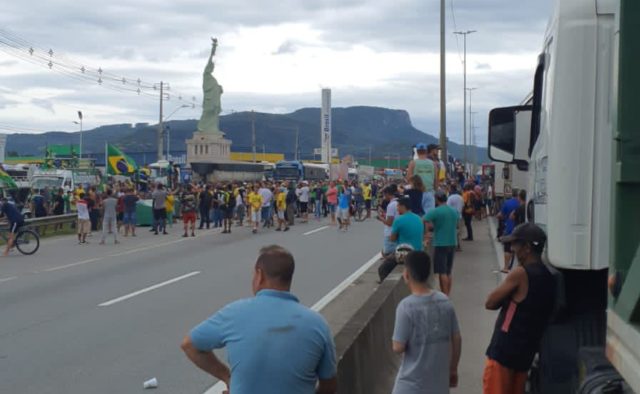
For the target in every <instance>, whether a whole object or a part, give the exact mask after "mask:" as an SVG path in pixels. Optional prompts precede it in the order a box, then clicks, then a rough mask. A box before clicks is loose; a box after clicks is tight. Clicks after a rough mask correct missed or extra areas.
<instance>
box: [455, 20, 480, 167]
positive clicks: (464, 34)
mask: <svg viewBox="0 0 640 394" xmlns="http://www.w3.org/2000/svg"><path fill="white" fill-rule="evenodd" d="M475 32H476V31H475V30H467V31H456V32H453V34H457V35H461V36H462V37H463V42H464V57H463V60H462V65H463V80H464V82H463V85H464V87H463V90H462V93H463V96H464V99H463V104H462V122H463V123H462V128H463V134H464V163H465V165H467V35H469V34H473V33H475Z"/></svg>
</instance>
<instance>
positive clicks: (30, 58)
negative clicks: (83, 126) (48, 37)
mask: <svg viewBox="0 0 640 394" xmlns="http://www.w3.org/2000/svg"><path fill="white" fill-rule="evenodd" d="M0 51H2V52H4V53H6V54H8V55H10V56H13V57H16V58H18V59H20V60H23V61H26V62H28V63H31V64H34V65H37V66H40V67H43V68H47V69H49V70H51V71H53V72H55V73H57V74H60V75H64V76H66V77H68V78H71V79H74V80H76V81H79V82H84V83H92V84H96V83H97V84H98V85H100V86H101V87H104V88H106V89H110V90H113V91H117V92H124V93H135V94H137V95H139V96H141V97H146V98H150V99H153V100H157V98H158V95H159V94H160V92H159V88H158V84H157V83H149V82H146V80H142V79H141V78H133V77H127V76H123V75H119V74H115V73H112V72H110V71H108V70H104V69H103V68H102V67H94V66H90V65H88V64H86V63H82V62H79V61H76V60H74V59H71V58H69V57H68V56H66V55H64V54H62V53H58V52H57V51H54V50H53V49H51V48H50V49H46V48H44V47H41V46H38V45H36V44H34V43H31V42H29V41H28V40H25V39H23V38H21V37H19V36H18V35H16V34H14V33H12V32H10V31H7V30H6V29H1V28H0ZM172 96H173V98H174V99H176V100H178V101H182V102H185V103H188V104H191V105H194V106H195V105H196V104H197V102H196V97H195V96H190V95H186V94H182V93H180V92H176V91H173V92H172V91H169V93H167V94H166V96H165V98H164V99H165V100H170V99H171V98H172Z"/></svg>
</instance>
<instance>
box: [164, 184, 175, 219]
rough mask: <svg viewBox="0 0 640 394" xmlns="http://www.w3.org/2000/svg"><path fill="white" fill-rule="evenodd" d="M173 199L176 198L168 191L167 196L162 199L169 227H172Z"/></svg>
mask: <svg viewBox="0 0 640 394" xmlns="http://www.w3.org/2000/svg"><path fill="white" fill-rule="evenodd" d="M175 201H176V198H175V197H174V196H173V192H169V193H168V194H167V198H165V200H164V206H165V208H166V209H167V223H169V227H173V214H174V213H175V207H174V206H175Z"/></svg>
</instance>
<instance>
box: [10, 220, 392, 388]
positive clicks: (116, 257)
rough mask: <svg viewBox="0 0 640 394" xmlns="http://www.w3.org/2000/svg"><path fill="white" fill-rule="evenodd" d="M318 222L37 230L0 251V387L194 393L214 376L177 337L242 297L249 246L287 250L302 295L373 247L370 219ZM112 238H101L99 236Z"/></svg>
mask: <svg viewBox="0 0 640 394" xmlns="http://www.w3.org/2000/svg"><path fill="white" fill-rule="evenodd" d="M327 224H328V223H327V222H326V221H323V222H316V221H313V220H312V221H310V223H308V224H297V225H295V226H293V227H292V228H291V230H290V231H289V232H286V233H282V232H275V231H273V230H266V231H262V230H261V231H260V232H259V233H258V234H256V235H253V234H251V232H250V230H249V229H248V228H247V227H244V228H237V227H234V228H233V233H232V234H230V235H227V234H220V233H219V230H204V231H199V232H198V233H197V234H196V235H197V237H196V238H181V233H182V230H181V225H174V227H173V229H170V230H169V231H170V233H171V234H170V235H166V236H162V235H158V236H154V235H152V234H151V233H149V231H148V230H147V229H146V228H139V229H138V234H139V236H138V237H136V238H121V244H119V245H113V244H108V245H98V241H99V234H96V235H94V236H93V237H92V238H90V239H89V240H90V241H91V244H89V245H78V244H77V242H76V240H75V238H74V237H71V236H65V237H60V238H57V239H48V240H44V241H43V242H42V244H41V246H40V250H39V251H38V253H37V254H36V255H34V256H21V255H17V254H13V255H11V256H10V257H7V258H2V259H0V393H21V394H29V393H34V394H35V393H37V394H44V393H66V394H74V393H81V394H86V393H93V394H99V393H110V394H111V393H136V392H144V391H145V390H143V388H142V384H143V382H144V381H145V380H147V379H150V378H152V377H156V378H157V379H158V382H159V387H158V388H157V389H156V390H155V392H157V393H159V394H160V393H171V394H176V393H203V392H204V391H206V390H207V388H209V387H210V386H211V385H212V384H213V383H215V380H214V379H213V378H212V377H209V376H207V375H206V374H205V373H203V372H201V371H199V370H198V369H197V368H196V367H194V366H193V365H191V364H190V363H189V362H188V360H187V359H186V357H185V356H184V355H183V354H182V351H181V350H180V347H179V345H180V342H181V340H182V338H183V336H184V335H185V334H186V333H187V332H188V330H189V329H191V328H192V327H193V326H194V325H196V324H197V323H199V322H200V321H202V320H204V319H205V318H206V317H208V316H209V315H210V314H212V313H213V312H215V311H216V310H218V309H219V308H221V307H222V306H223V305H225V304H226V303H228V302H230V301H233V300H236V299H238V298H242V297H248V296H251V275H252V268H253V264H254V262H255V258H256V256H257V252H258V250H259V248H260V247H262V246H264V245H269V244H280V245H283V246H284V247H286V248H288V249H289V250H290V251H291V252H292V253H293V255H294V257H295V259H296V273H295V275H294V283H293V290H292V291H293V292H294V293H295V294H296V295H297V296H298V297H299V298H300V300H301V302H303V303H304V304H306V305H312V304H313V303H315V302H316V301H317V300H319V299H320V298H322V296H324V295H325V294H326V293H327V292H329V291H330V290H331V289H332V288H334V287H335V286H336V285H338V284H339V283H340V282H341V281H342V280H343V279H344V278H346V277H347V276H349V275H350V274H351V273H352V272H354V271H355V270H357V269H358V268H359V267H360V266H361V265H362V264H364V263H365V262H367V261H368V260H369V259H371V257H372V256H374V255H375V254H376V253H377V252H378V251H379V248H380V245H381V238H382V228H381V224H380V223H379V222H377V221H375V220H367V221H365V222H363V223H355V224H354V225H353V226H352V228H351V230H350V231H349V232H347V233H344V232H338V231H337V230H336V228H335V227H332V226H327ZM110 242H112V241H110Z"/></svg>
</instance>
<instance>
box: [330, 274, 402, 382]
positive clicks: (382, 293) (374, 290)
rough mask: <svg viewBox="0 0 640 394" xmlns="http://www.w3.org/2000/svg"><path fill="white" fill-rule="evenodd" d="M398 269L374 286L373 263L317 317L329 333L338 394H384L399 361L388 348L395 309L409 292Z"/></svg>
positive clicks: (376, 277)
mask: <svg viewBox="0 0 640 394" xmlns="http://www.w3.org/2000/svg"><path fill="white" fill-rule="evenodd" d="M402 269H403V268H402V266H400V267H396V269H395V270H394V271H393V272H392V273H391V274H390V275H389V276H388V277H387V278H386V279H385V280H384V281H383V282H382V283H380V284H378V272H377V264H376V265H374V266H372V267H371V268H370V269H369V270H367V271H365V272H364V273H363V274H362V275H361V276H360V277H358V278H357V279H356V280H355V281H354V282H353V283H352V284H351V285H350V286H349V287H347V288H346V289H345V290H344V291H343V292H341V293H340V294H339V295H338V296H337V297H336V298H334V299H333V301H332V302H330V303H329V304H328V305H327V306H326V307H325V308H323V309H322V310H321V311H320V312H321V313H322V315H323V316H324V317H325V318H326V319H327V321H328V322H329V325H330V327H331V330H332V332H333V334H334V339H335V343H336V355H337V358H338V393H346V394H365V393H366V394H378V393H379V394H383V393H384V394H388V393H390V392H391V389H392V388H393V383H394V380H395V376H396V372H397V370H398V367H399V365H400V357H399V356H398V355H396V354H394V353H393V351H392V349H391V336H392V334H393V325H394V320H395V311H396V306H397V305H398V303H399V302H400V300H402V299H403V298H404V297H406V296H407V295H409V290H408V288H407V286H406V285H405V284H404V281H403V280H402Z"/></svg>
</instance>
